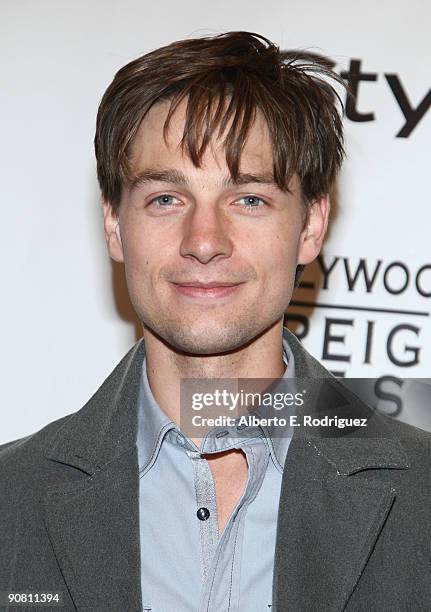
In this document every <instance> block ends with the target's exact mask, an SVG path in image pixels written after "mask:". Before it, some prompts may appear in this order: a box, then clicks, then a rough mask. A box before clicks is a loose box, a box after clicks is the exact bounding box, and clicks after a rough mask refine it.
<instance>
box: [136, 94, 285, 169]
mask: <svg viewBox="0 0 431 612" xmlns="http://www.w3.org/2000/svg"><path fill="white" fill-rule="evenodd" d="M186 107H187V99H185V100H183V101H182V102H181V103H180V105H179V106H178V107H177V109H176V110H175V112H174V114H173V115H172V117H171V120H170V122H169V128H168V130H167V133H166V138H165V137H164V134H163V128H164V126H165V122H166V117H167V114H168V111H169V108H170V100H164V101H162V102H158V103H157V104H155V105H154V106H153V107H152V108H151V109H150V111H149V112H148V113H147V114H146V116H145V117H144V119H143V120H142V122H141V124H140V126H139V129H138V132H137V134H136V136H135V138H134V141H133V144H132V147H131V152H130V153H131V155H130V158H131V170H132V174H134V173H135V172H136V171H137V170H139V169H142V168H143V167H146V166H151V167H154V166H157V165H159V164H160V165H162V166H170V165H172V164H175V165H182V166H191V167H193V164H192V161H191V159H190V158H189V156H188V153H187V147H184V148H183V149H182V148H181V139H182V138H183V134H184V125H185V122H186ZM230 126H231V121H230V122H228V124H227V126H226V129H225V130H224V132H220V130H218V131H216V132H215V133H213V135H212V137H211V139H210V141H209V144H208V146H207V148H206V150H205V152H204V154H203V156H202V163H201V169H203V170H204V169H206V168H210V169H211V170H214V168H215V166H216V167H217V168H218V169H220V170H223V171H224V172H226V167H227V164H226V151H225V145H224V139H225V137H226V134H227V133H228V131H229V129H230ZM202 136H203V134H198V143H200V141H201V138H202ZM239 166H240V171H242V172H244V171H257V170H259V171H264V172H266V173H271V172H272V168H273V152H272V144H271V139H270V134H269V130H268V126H267V123H266V121H265V119H264V117H263V115H262V113H261V112H260V111H259V110H257V111H256V115H255V118H254V121H253V123H252V124H251V126H250V129H249V131H248V134H247V138H246V140H245V142H244V146H243V149H242V151H241V155H240V162H239ZM194 169H195V170H196V167H194Z"/></svg>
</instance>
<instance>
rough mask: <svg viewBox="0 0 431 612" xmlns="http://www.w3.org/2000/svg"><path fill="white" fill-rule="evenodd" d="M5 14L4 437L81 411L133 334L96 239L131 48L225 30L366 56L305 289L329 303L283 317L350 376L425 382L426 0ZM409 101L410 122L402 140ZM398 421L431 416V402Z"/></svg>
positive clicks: (116, 5)
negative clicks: (118, 78) (109, 127)
mask: <svg viewBox="0 0 431 612" xmlns="http://www.w3.org/2000/svg"><path fill="white" fill-rule="evenodd" d="M0 11H1V14H0V22H1V26H0V28H1V31H0V57H1V61H2V71H1V77H2V87H1V109H0V110H1V114H0V117H1V134H2V142H1V148H0V155H1V160H0V161H1V169H2V180H1V182H0V194H1V203H2V227H3V229H2V232H1V236H2V239H1V247H2V263H3V283H2V285H3V299H2V301H1V327H2V353H1V358H2V368H1V373H2V382H1V388H2V401H1V408H0V443H1V442H5V441H7V440H11V439H14V438H18V437H21V436H24V435H27V434H30V433H32V432H33V431H35V430H37V429H40V428H41V427H42V426H44V425H45V424H46V423H48V422H49V421H52V420H54V419H56V418H59V417H61V416H63V415H65V414H68V413H71V412H75V411H76V410H78V409H79V408H80V407H81V406H82V405H83V404H84V403H85V402H86V400H87V399H88V398H89V397H90V396H91V395H92V394H93V393H94V391H95V390H96V389H97V387H98V386H99V385H100V384H101V383H102V381H103V380H104V378H105V377H106V376H107V375H108V374H109V372H110V371H111V370H112V369H113V367H114V366H115V364H116V363H117V362H118V361H119V359H120V358H121V357H122V356H123V355H124V353H125V352H126V351H127V350H128V349H129V348H130V346H131V345H132V344H133V343H134V342H135V340H136V338H137V336H136V334H137V333H139V329H138V328H137V326H136V323H135V320H134V318H133V313H132V311H131V307H130V306H129V305H128V302H127V300H126V299H123V298H121V297H117V298H115V297H114V295H117V296H121V295H122V289H123V290H124V291H125V288H124V286H122V283H123V282H124V281H123V280H122V276H121V270H120V269H119V268H116V267H115V266H114V265H113V264H111V262H110V260H109V258H108V256H107V253H106V249H105V244H104V240H103V232H102V216H101V210H100V205H99V194H98V187H97V182H96V176H95V160H94V154H93V136H94V126H95V116H96V112H97V106H98V103H99V101H100V98H101V96H102V94H103V92H104V90H105V89H106V87H107V85H108V84H109V83H110V81H111V80H112V78H113V75H114V73H115V72H116V70H118V68H120V67H121V66H122V65H124V64H125V63H127V62H128V61H130V60H131V59H133V58H135V57H137V56H138V55H142V54H143V53H145V52H147V51H149V50H151V49H153V48H156V47H159V46H161V45H164V44H167V43H169V42H171V41H173V40H178V39H180V38H185V37H192V36H199V35H206V34H216V33H219V32H223V31H227V30H237V29H243V30H251V31H256V32H259V33H261V34H263V35H266V36H268V37H269V38H271V39H272V40H274V41H275V42H277V43H278V44H279V45H280V46H282V47H283V48H291V47H301V48H307V49H309V50H313V51H316V52H320V53H325V54H327V55H329V56H330V57H332V58H333V60H334V62H336V70H337V71H342V70H348V69H349V67H355V65H356V66H358V63H357V62H360V70H361V71H362V73H366V74H367V75H368V76H367V77H365V78H367V79H368V80H365V81H362V80H361V81H360V83H359V89H358V97H357V105H356V109H355V110H356V113H359V115H361V116H362V117H361V116H360V117H358V116H356V117H355V116H354V115H353V110H352V112H351V113H350V114H351V117H352V118H353V119H355V118H356V119H358V118H359V119H360V118H362V119H364V118H365V119H366V120H365V121H357V120H356V121H352V120H351V119H346V121H345V126H346V134H347V151H348V160H347V161H346V163H345V167H344V170H343V172H342V176H341V178H340V181H339V185H338V206H337V211H336V214H335V215H334V218H333V220H332V228H331V232H330V235H329V237H328V240H327V242H326V245H325V248H324V254H323V256H322V259H321V265H320V267H319V265H317V264H316V265H315V266H314V267H312V268H310V270H308V271H307V273H306V275H305V277H304V280H305V281H307V282H308V283H309V284H310V283H313V282H314V287H311V285H310V286H309V287H308V288H302V289H300V290H298V291H297V292H296V295H295V301H296V302H307V304H309V303H312V304H316V303H317V304H318V306H316V307H314V308H311V307H309V306H305V307H304V306H294V305H293V306H291V308H290V309H289V312H290V313H292V314H295V313H296V314H298V313H299V314H300V315H301V316H302V317H304V316H305V319H306V322H305V326H304V321H302V323H301V324H299V327H295V325H294V321H290V323H289V325H292V326H293V328H294V329H296V330H297V332H298V333H299V334H302V333H303V332H304V331H307V330H306V328H307V327H308V332H307V334H306V335H305V337H304V340H303V341H304V344H305V346H306V347H307V348H309V350H310V351H311V352H312V353H313V354H314V355H315V356H316V357H317V358H319V359H320V360H321V361H322V362H323V363H324V364H325V365H326V366H327V367H328V368H329V369H331V370H332V371H334V372H337V373H338V374H339V375H345V376H360V377H380V376H385V375H393V376H397V377H429V375H430V374H429V373H430V363H431V360H430V353H431V337H430V335H431V331H430V330H431V325H430V303H431V302H430V300H431V297H430V295H431V250H430V244H429V231H430V225H431V212H430V202H429V174H430V158H429V142H430V114H431V113H430V112H429V105H430V102H431V100H430V95H431V94H430V93H429V85H430V84H429V56H430V48H429V47H430V44H429V32H430V29H431V28H430V25H431V24H430V21H431V19H430V15H431V9H430V7H429V4H428V2H426V0H411V1H410V2H408V3H406V2H402V1H401V0H392V1H388V0H384V1H381V2H379V3H375V2H374V0H364V1H362V2H355V3H345V2H343V1H342V0H327V2H319V1H317V0H308V1H307V2H304V0H290V1H284V2H281V1H271V2H265V3H262V2H258V1H257V0H236V1H235V2H231V1H229V2H227V1H225V0H222V1H218V2H217V3H216V2H209V1H207V0H199V1H197V0H193V1H189V2H187V3H178V2H174V1H172V0H170V1H167V0H161V1H160V2H157V3H148V2H143V1H138V0H122V2H117V1H115V0H92V1H91V2H87V1H86V0H74V1H73V2H72V1H71V0H62V1H59V0H38V1H37V2H34V0H3V2H2V4H1V8H0ZM352 60H353V62H354V63H353V64H351V62H352ZM355 62H356V63H355ZM361 78H363V77H361ZM394 92H395V93H394ZM427 93H428V98H427V99H425V96H426V95H427ZM422 101H423V103H422V106H420V103H421V102H422ZM403 109H404V113H403ZM364 114H365V117H363V115H364ZM405 114H407V116H408V118H409V121H408V125H407V128H404V132H406V131H407V132H408V131H410V133H409V134H404V135H403V134H401V136H400V135H399V136H397V134H399V132H400V130H402V129H403V126H404V125H405V123H406V117H405ZM415 121H417V124H416V126H415V127H414V128H413V129H411V128H412V125H413V124H414V122H415ZM336 258H338V259H336ZM361 260H364V261H363V262H362V266H365V265H366V266H367V272H368V276H369V287H368V290H367V287H366V283H365V282H364V275H363V269H362V271H361V269H360V268H359V273H358V275H357V277H356V281H355V280H354V278H355V272H356V271H357V269H358V266H360V265H361ZM378 261H380V262H381V263H380V264H378ZM334 262H335V263H334ZM331 264H333V268H332V270H331V271H330V272H329V273H328V272H327V273H326V277H325V276H322V274H321V273H320V275H319V274H318V271H319V269H321V267H322V266H324V267H325V268H329V267H330V266H331ZM377 266H378V267H377ZM424 266H425V267H424ZM427 266H428V267H427ZM421 268H423V269H422V271H421V272H420V273H419V275H418V276H417V273H418V271H420V269H421ZM374 272H376V274H375V276H374V281H373V280H372V278H373V273H374ZM349 277H350V281H349ZM324 281H326V282H325V283H324ZM349 282H350V289H349ZM113 285H116V291H115V293H114V291H113ZM404 285H405V288H403V287H404ZM418 288H419V289H418ZM124 291H123V293H124ZM421 293H422V294H423V295H422V294H421ZM346 307H347V308H346ZM376 308H377V309H381V310H382V311H381V312H376V311H375V310H373V309H376ZM388 310H390V312H387V311H388ZM391 332H392V334H391ZM325 334H326V340H325ZM367 338H368V342H367ZM388 338H389V340H388ZM400 418H403V420H406V421H410V422H414V423H416V424H418V425H420V426H422V427H426V428H430V429H431V408H429V409H428V410H427V409H422V410H421V411H420V412H419V413H415V414H414V413H410V414H408V413H406V412H404V413H403V414H402V415H400Z"/></svg>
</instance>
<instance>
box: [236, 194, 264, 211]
mask: <svg viewBox="0 0 431 612" xmlns="http://www.w3.org/2000/svg"><path fill="white" fill-rule="evenodd" d="M241 200H245V207H246V208H262V205H259V202H261V203H262V204H263V205H265V200H262V198H258V197H257V196H252V195H249V196H244V197H243V198H240V199H239V200H238V201H239V202H240V201H241Z"/></svg>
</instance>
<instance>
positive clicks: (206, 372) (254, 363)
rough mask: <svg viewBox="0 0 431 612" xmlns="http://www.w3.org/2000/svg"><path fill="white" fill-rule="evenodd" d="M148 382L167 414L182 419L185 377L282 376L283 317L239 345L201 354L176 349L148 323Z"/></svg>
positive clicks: (146, 341)
mask: <svg viewBox="0 0 431 612" xmlns="http://www.w3.org/2000/svg"><path fill="white" fill-rule="evenodd" d="M144 342H145V354H146V365H147V376H148V382H149V385H150V388H151V392H152V394H153V396H154V399H155V400H156V402H157V403H158V405H159V406H160V408H161V409H162V410H163V411H164V412H165V413H166V414H167V416H168V417H169V418H170V419H171V420H172V421H174V422H175V423H177V424H178V425H179V423H180V383H181V379H183V378H209V379H212V378H234V379H237V378H257V379H259V378H262V379H266V378H270V379H274V378H281V377H282V376H283V374H284V372H285V369H286V366H285V364H284V361H283V319H281V320H280V321H277V322H276V324H274V325H272V326H271V327H269V328H268V329H266V330H265V331H264V332H263V333H260V334H259V335H258V336H257V337H256V338H254V339H253V340H251V341H249V342H247V343H246V344H245V345H244V346H242V347H240V348H239V349H237V350H235V351H232V352H228V353H222V354H212V355H199V354H188V353H184V352H181V351H178V350H176V349H175V348H174V347H172V346H170V345H169V344H167V343H165V342H164V341H163V340H161V339H160V337H158V336H156V335H155V334H154V333H152V332H151V331H150V330H149V329H148V328H146V327H144Z"/></svg>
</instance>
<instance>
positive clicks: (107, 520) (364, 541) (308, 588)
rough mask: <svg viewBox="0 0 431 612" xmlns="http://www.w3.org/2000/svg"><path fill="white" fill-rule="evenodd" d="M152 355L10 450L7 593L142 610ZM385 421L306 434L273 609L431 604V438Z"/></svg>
mask: <svg viewBox="0 0 431 612" xmlns="http://www.w3.org/2000/svg"><path fill="white" fill-rule="evenodd" d="M289 344H290V347H291V349H292V351H293V354H294V358H295V366H296V368H297V372H299V373H300V375H301V376H303V377H305V378H306V377H314V378H316V379H317V378H318V377H328V376H329V373H328V372H327V371H326V370H325V369H324V368H323V367H322V366H321V365H320V364H319V362H317V361H316V360H315V359H314V358H313V357H311V355H309V353H307V351H306V350H305V349H304V347H302V345H301V344H300V342H299V341H298V340H297V339H296V338H295V336H293V334H289ZM144 355H145V345H144V342H143V340H140V341H139V342H137V343H136V344H135V346H134V347H133V348H132V349H131V350H130V351H129V353H128V354H127V355H126V356H125V357H124V358H123V359H122V361H121V362H120V363H119V364H118V365H117V367H116V368H115V369H114V371H113V372H112V373H111V374H110V376H108V378H107V379H106V380H105V382H104V383H103V384H102V386H101V387H100V388H99V389H98V391H97V392H96V393H95V394H94V396H93V397H92V398H91V399H90V400H89V401H88V402H87V404H86V405H85V406H84V407H83V408H82V409H81V410H80V411H79V412H77V413H75V414H73V415H69V416H66V417H63V418H61V419H59V420H57V421H55V422H53V423H50V424H49V425H47V426H46V427H44V428H43V429H42V430H41V431H39V432H37V433H35V434H33V435H31V436H28V437H26V438H23V439H20V440H17V441H15V442H10V443H8V444H5V445H3V446H1V447H0V591H1V590H2V591H11V592H14V591H32V592H58V591H60V592H61V593H62V594H63V607H62V608H59V609H61V610H62V611H63V612H69V611H76V610H78V611H79V612H135V611H140V610H141V592H140V547H139V523H138V501H139V500H138V491H139V482H138V463H137V451H136V445H135V437H136V427H137V390H138V385H139V377H140V371H141V367H142V363H143V358H144ZM332 385H333V387H334V388H335V391H336V393H337V394H338V398H339V397H343V398H344V403H346V402H347V407H348V408H352V406H353V407H354V410H355V411H356V413H358V411H362V414H366V412H367V411H368V410H369V409H368V408H367V407H366V406H365V405H364V404H362V402H360V400H358V399H357V398H356V396H354V395H353V394H351V393H350V392H349V393H346V392H345V390H344V388H343V385H342V384H341V383H340V382H339V381H337V380H335V379H333V383H332ZM346 398H347V399H346ZM328 401H329V400H327V399H325V401H324V402H323V401H322V399H321V398H319V404H320V405H322V404H323V403H326V404H328ZM331 401H332V400H331ZM372 423H373V427H377V428H378V432H379V434H378V435H376V436H374V437H373V436H370V437H368V438H366V439H364V438H360V437H355V435H352V436H345V437H341V438H330V437H325V436H324V435H322V436H321V437H319V436H314V437H313V438H308V437H307V436H305V437H304V436H302V437H301V436H298V437H296V436H294V438H293V440H292V442H291V445H290V448H289V452H288V455H287V460H286V464H285V468H284V473H283V483H282V490H281V498H280V507H279V517H278V531H277V542H276V550H275V567H274V589H273V610H276V611H277V612H285V611H286V612H288V611H289V612H290V611H291V612H305V611H307V612H308V611H316V612H325V611H328V612H329V611H330V612H335V611H340V610H347V611H348V612H354V611H361V612H370V611H376V612H385V611H388V612H394V611H400V612H401V611H402V612H408V611H412V612H413V611H414V612H417V611H422V610H423V611H426V610H428V611H429V610H431V571H430V570H431V545H430V543H431V540H430V524H431V521H430V507H431V504H430V502H431V487H430V467H431V453H430V450H431V434H429V433H426V432H424V431H422V430H420V429H416V428H414V427H410V426H408V425H405V424H402V423H399V422H397V421H394V420H391V419H388V418H385V417H381V418H378V419H377V418H374V419H372ZM376 423H377V425H376ZM3 609H4V608H3ZM14 609H17V610H18V609H25V610H27V609H28V610H33V609H37V608H31V607H28V608H26V607H24V608H11V610H14ZM39 609H41V608H40V607H39ZM42 609H45V608H42ZM46 609H47V610H50V609H54V610H55V608H48V607H47V608H46ZM163 612H177V611H169V610H167V611H163ZM220 612H224V611H220ZM244 612H261V611H258V610H256V611H252V610H245V611H244Z"/></svg>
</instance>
